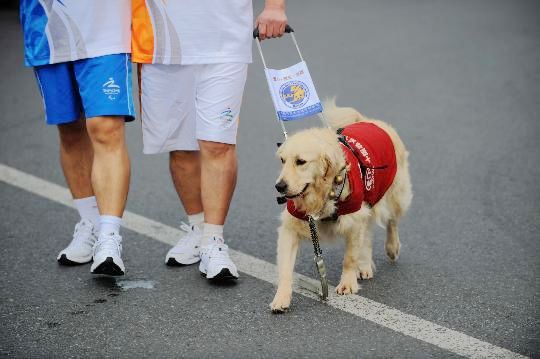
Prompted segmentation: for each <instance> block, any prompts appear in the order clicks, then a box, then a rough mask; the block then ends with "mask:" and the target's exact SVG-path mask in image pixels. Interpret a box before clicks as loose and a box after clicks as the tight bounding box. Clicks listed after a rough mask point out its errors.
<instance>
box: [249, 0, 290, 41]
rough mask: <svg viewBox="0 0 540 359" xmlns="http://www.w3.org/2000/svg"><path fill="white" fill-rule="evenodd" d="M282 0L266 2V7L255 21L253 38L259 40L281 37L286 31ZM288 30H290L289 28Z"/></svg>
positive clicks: (268, 0) (285, 16) (285, 17)
mask: <svg viewBox="0 0 540 359" xmlns="http://www.w3.org/2000/svg"><path fill="white" fill-rule="evenodd" d="M287 26H288V25H287V15H285V1H284V0H267V1H266V6H265V7H264V10H263V11H262V12H261V14H260V15H259V16H258V17H257V20H256V21H255V30H254V31H253V37H254V38H258V39H259V40H261V41H262V40H265V39H269V38H275V37H281V36H283V34H284V33H285V32H290V31H287ZM289 29H290V28H289Z"/></svg>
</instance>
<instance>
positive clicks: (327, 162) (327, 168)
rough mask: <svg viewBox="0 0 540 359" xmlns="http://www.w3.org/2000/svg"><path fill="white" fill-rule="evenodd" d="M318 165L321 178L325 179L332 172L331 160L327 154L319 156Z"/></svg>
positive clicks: (332, 164)
mask: <svg viewBox="0 0 540 359" xmlns="http://www.w3.org/2000/svg"><path fill="white" fill-rule="evenodd" d="M320 164H321V173H322V176H323V178H327V177H328V176H329V175H331V172H333V171H332V167H333V166H334V163H333V161H332V159H331V158H330V156H328V154H327V153H323V154H322V155H321V159H320Z"/></svg>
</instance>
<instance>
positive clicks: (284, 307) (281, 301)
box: [270, 292, 292, 314]
mask: <svg viewBox="0 0 540 359" xmlns="http://www.w3.org/2000/svg"><path fill="white" fill-rule="evenodd" d="M291 296H292V294H282V293H279V292H278V293H276V296H275V297H274V300H273V301H272V303H271V304H270V309H272V313H274V314H281V313H285V312H286V311H288V310H289V307H290V305H291Z"/></svg>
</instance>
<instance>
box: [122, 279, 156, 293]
mask: <svg viewBox="0 0 540 359" xmlns="http://www.w3.org/2000/svg"><path fill="white" fill-rule="evenodd" d="M155 284H156V282H155V281H153V280H142V279H141V280H123V279H121V280H116V285H117V286H119V287H120V288H122V289H123V290H128V289H135V288H142V289H154V286H155Z"/></svg>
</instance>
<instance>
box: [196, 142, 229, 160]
mask: <svg viewBox="0 0 540 359" xmlns="http://www.w3.org/2000/svg"><path fill="white" fill-rule="evenodd" d="M199 146H200V148H201V153H202V154H203V155H204V156H207V157H210V158H222V157H225V156H227V155H230V154H231V153H235V151H236V146H235V145H230V144H228V143H219V142H210V141H199Z"/></svg>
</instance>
